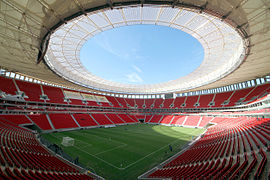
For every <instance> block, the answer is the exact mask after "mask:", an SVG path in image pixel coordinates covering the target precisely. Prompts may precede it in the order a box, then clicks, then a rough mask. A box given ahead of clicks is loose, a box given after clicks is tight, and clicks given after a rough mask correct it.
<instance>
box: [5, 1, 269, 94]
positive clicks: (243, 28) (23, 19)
mask: <svg viewBox="0 0 270 180" xmlns="http://www.w3.org/2000/svg"><path fill="white" fill-rule="evenodd" d="M150 4H151V6H150V7H149V5H150ZM138 5H140V6H138ZM153 5H155V6H153ZM130 6H134V7H132V8H131V7H130ZM0 7H1V12H0V13H1V18H0V25H1V31H0V32H1V33H0V38H1V40H0V43H1V46H0V52H1V56H0V62H1V66H2V67H3V68H5V69H8V70H10V71H15V72H20V73H22V74H25V75H29V76H33V77H36V78H39V79H42V80H46V81H49V82H52V83H56V84H62V85H65V86H69V87H73V88H80V89H83V88H82V87H81V86H78V85H76V84H73V83H71V82H69V81H67V80H65V79H64V78H62V77H60V76H58V75H57V74H56V73H54V72H53V71H51V70H50V68H49V67H48V65H47V64H46V63H44V62H45V61H43V57H44V56H45V53H46V50H48V54H49V53H53V52H54V51H52V46H49V47H48V49H47V45H48V41H49V38H50V37H51V38H52V41H53V37H55V35H57V32H58V30H59V27H60V29H61V28H63V27H64V28H65V27H67V26H68V25H70V23H69V22H70V20H71V22H72V23H75V22H76V23H79V22H78V21H77V19H78V18H83V19H85V18H87V17H89V16H91V17H92V16H93V18H94V16H97V14H92V13H91V12H97V13H98V14H99V15H100V16H98V17H97V18H99V17H101V18H108V19H107V20H109V21H105V22H102V21H101V20H97V22H99V23H100V24H96V26H95V28H96V29H98V30H96V32H97V33H98V32H100V31H102V30H105V29H106V28H107V29H108V28H112V27H113V25H114V26H115V25H121V23H122V25H125V23H127V24H128V23H145V22H146V21H147V23H154V22H155V23H160V24H161V23H165V25H168V23H169V24H170V23H172V19H170V20H169V18H168V17H169V16H172V15H173V13H179V14H180V13H183V12H185V13H183V14H187V15H186V17H185V18H187V19H185V20H190V21H192V22H194V23H184V24H185V26H183V27H181V29H182V30H184V31H186V32H189V33H190V34H192V35H193V36H195V37H197V38H198V39H199V40H200V42H201V43H202V45H203V46H204V49H205V51H206V52H207V50H208V51H209V52H207V53H205V54H206V55H207V54H208V56H206V58H205V60H204V61H203V63H202V65H201V66H200V67H199V68H198V69H199V70H200V71H198V72H197V74H196V71H197V70H198V69H197V70H195V72H194V73H192V74H190V75H188V77H185V80H188V82H190V81H191V83H186V85H184V84H185V83H184V82H182V81H181V79H178V80H180V81H181V83H179V82H177V83H175V82H173V83H172V84H162V85H156V86H155V87H150V86H149V87H144V88H143V90H140V91H137V90H134V87H128V86H121V84H120V85H119V84H113V85H112V83H111V82H110V83H107V82H106V83H103V85H102V86H96V84H91V83H93V81H91V83H89V82H87V83H84V84H88V85H90V86H94V87H95V88H97V89H106V90H113V91H116V89H114V88H115V87H118V88H117V90H118V91H122V92H133V93H159V92H167V91H177V92H181V91H191V90H200V89H208V88H215V87H220V86H224V85H228V84H233V83H238V82H242V81H246V80H250V79H254V78H257V77H262V76H265V75H268V74H269V70H270V61H269V55H270V52H269V51H267V50H268V49H269V48H270V32H269V27H270V21H269V15H270V10H269V7H270V1H264V0H249V1H245V0H244V1H243V0H241V1H238V0H236V1H226V0H224V1H217V0H212V1H208V0H200V1H197V0H191V1H187V0H181V1H177V0H174V1H147V0H143V1H121V0H93V1H79V0H78V1H77V0H57V1H48V0H25V1H16V0H2V1H1V2H0ZM154 7H155V8H154ZM121 8H122V10H121ZM161 9H165V10H164V11H167V12H168V14H166V15H165V16H164V18H165V19H166V18H167V20H165V21H164V22H163V21H161V18H162V17H161V16H160V17H159V18H158V19H157V18H155V19H154V18H153V17H157V16H159V15H161V13H158V12H160V11H161ZM187 9H193V11H195V14H194V13H193V12H190V11H186V10H187ZM119 12H124V15H125V17H126V19H125V20H123V18H122V20H121V19H117V18H119V16H118V17H117V13H119ZM138 12H146V13H145V14H144V13H141V14H137V15H136V13H138ZM89 13H90V14H89ZM170 13H171V14H170ZM82 14H84V15H86V16H81V17H80V15H82ZM206 14H212V15H213V17H214V16H215V17H218V18H220V19H222V20H223V21H224V23H223V22H220V21H219V20H217V19H216V18H213V17H210V16H205V15H206ZM191 17H193V18H194V21H193V18H191ZM195 17H196V18H195ZM204 17H207V18H206V19H204ZM74 18H77V19H76V20H73V21H72V19H74ZM148 20H149V21H148ZM175 20H177V19H175ZM182 20H184V19H182ZM195 20H196V21H195ZM135 21H136V22H135ZM210 21H216V22H217V23H214V24H215V25H218V26H217V27H223V28H224V29H222V28H216V29H214V28H215V27H211V30H213V31H215V30H216V32H218V33H216V34H215V33H211V34H213V37H212V38H213V39H210V37H211V36H209V39H207V38H206V36H205V35H204V34H199V33H197V32H198V30H197V31H195V33H194V32H192V31H191V30H192V29H193V28H194V27H197V29H199V27H198V26H199V23H201V22H205V23H207V22H210ZM81 22H82V21H81ZM108 22H111V23H109V24H108ZM175 22H176V21H175ZM104 23H105V24H104ZM106 23H107V24H108V25H106ZM226 24H230V27H233V28H234V29H235V30H232V29H231V28H227V25H226ZM161 25H163V24H161ZM189 26H190V27H189ZM172 27H174V28H179V25H178V26H177V25H176V24H173V26H172ZM212 28H213V29H212ZM74 30H75V31H76V29H73V31H74ZM227 30H229V31H230V32H232V33H231V34H232V35H233V36H234V37H236V39H235V38H233V39H234V41H236V43H235V42H234V43H233V44H234V45H236V46H234V47H237V48H239V50H238V51H234V52H238V53H240V54H242V53H243V48H242V47H241V43H243V44H242V45H243V46H245V45H247V46H248V47H247V48H245V49H244V50H245V51H244V55H243V54H242V56H241V57H240V59H239V58H235V61H233V62H231V65H232V66H230V67H229V66H226V67H225V68H224V69H222V70H220V69H218V71H219V70H220V71H219V72H220V74H219V73H216V74H215V73H214V72H215V71H214V72H212V71H213V69H214V68H216V67H220V64H216V65H214V64H212V63H211V66H210V65H209V62H211V61H208V60H207V59H209V60H210V59H211V58H216V57H218V56H220V57H224V59H223V58H220V59H219V60H220V61H221V62H224V61H226V60H229V59H230V57H232V56H233V55H235V54H234V53H233V54H230V53H232V51H225V50H217V49H215V50H214V51H211V50H212V49H214V47H211V48H209V46H214V43H213V42H211V43H209V42H210V41H212V40H216V39H217V38H219V37H221V38H222V39H223V42H224V44H223V45H228V46H229V47H230V48H229V49H231V47H233V46H232V44H231V43H229V41H230V40H229V38H228V43H227V44H226V43H225V42H226V40H227V37H230V36H227V35H225V34H226V31H227ZM79 31H80V30H78V31H77V33H78V32H79ZM53 32H55V33H53ZM80 32H81V31H80ZM202 32H204V33H205V32H207V31H206V30H205V31H202ZM208 32H209V31H208ZM236 32H239V34H240V35H241V36H242V38H243V41H241V38H240V39H239V37H238V34H237V33H236ZM79 34H80V33H79ZM84 35H85V37H86V38H89V37H91V36H92V35H94V33H92V34H90V33H88V32H86V33H85V34H84ZM200 35H201V36H200ZM79 39H80V38H78V40H79ZM64 40H67V39H65V38H62V39H61V41H63V42H64ZM76 42H77V44H76V46H77V47H80V46H81V45H82V43H83V42H84V41H80V42H78V41H76ZM216 42H219V41H216ZM237 43H238V44H237ZM61 47H64V46H61ZM217 47H218V46H217ZM63 49H64V48H63ZM224 49H226V48H224ZM235 49H236V48H235ZM74 52H76V51H74ZM211 52H214V53H213V54H211ZM64 53H65V52H64V51H63V54H64ZM224 53H225V54H226V53H227V55H228V56H227V55H225V56H223V55H224ZM63 54H62V55H63ZM211 55H213V56H211ZM236 56H239V54H237V55H236ZM225 57H227V58H228V59H225ZM74 58H75V59H76V60H78V58H76V56H75V57H74ZM65 59H66V60H67V61H70V60H71V59H69V58H65ZM242 60H243V62H241V61H242ZM240 63H241V64H240ZM48 64H50V63H48ZM73 64H74V63H73ZM238 64H240V66H239V67H238ZM65 66H66V67H67V64H65ZM54 67H55V66H54ZM74 67H75V65H73V66H68V68H74ZM202 67H204V68H205V69H200V68H202ZM76 68H77V69H76ZM76 68H75V69H76V70H79V69H78V68H83V67H82V66H80V64H79V63H77V66H76ZM234 68H236V69H235V70H234ZM68 70H69V69H68ZM72 72H73V73H76V71H72ZM81 73H86V72H85V71H83V72H81ZM200 73H205V74H203V77H204V78H202V79H198V77H199V75H201V74H200ZM211 73H213V75H212V74H211ZM58 74H60V73H59V72H58ZM210 74H211V75H210ZM62 75H63V74H62ZM207 75H208V76H207ZM209 75H210V76H209ZM66 76H67V75H66ZM66 78H67V77H66ZM72 78H75V76H74V77H73V76H72ZM76 78H80V77H76ZM76 78H75V79H71V78H69V79H71V80H72V81H76V80H77V81H78V79H76ZM90 78H93V79H97V80H100V79H99V78H98V77H95V76H92V77H90ZM86 81H87V80H86ZM176 81H177V80H176ZM99 82H100V81H99ZM179 84H181V87H180V86H178V85H179ZM172 85H173V86H172ZM174 85H177V87H176V86H174ZM168 87H169V88H168ZM132 88H133V89H132ZM85 89H86V88H85Z"/></svg>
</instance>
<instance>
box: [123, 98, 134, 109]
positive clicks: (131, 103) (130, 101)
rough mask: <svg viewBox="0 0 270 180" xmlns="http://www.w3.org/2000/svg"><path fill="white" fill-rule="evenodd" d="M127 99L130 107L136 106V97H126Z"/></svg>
mask: <svg viewBox="0 0 270 180" xmlns="http://www.w3.org/2000/svg"><path fill="white" fill-rule="evenodd" d="M125 100H126V102H127V104H128V105H129V106H130V107H135V99H129V98H126V99H125Z"/></svg>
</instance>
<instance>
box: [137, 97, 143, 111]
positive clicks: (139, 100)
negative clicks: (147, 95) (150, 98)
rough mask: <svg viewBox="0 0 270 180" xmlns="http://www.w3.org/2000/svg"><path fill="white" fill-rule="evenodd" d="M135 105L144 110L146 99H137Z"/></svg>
mask: <svg viewBox="0 0 270 180" xmlns="http://www.w3.org/2000/svg"><path fill="white" fill-rule="evenodd" d="M135 104H136V105H137V108H139V109H142V108H144V99H135Z"/></svg>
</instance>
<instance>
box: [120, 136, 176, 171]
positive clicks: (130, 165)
mask: <svg viewBox="0 0 270 180" xmlns="http://www.w3.org/2000/svg"><path fill="white" fill-rule="evenodd" d="M176 141H179V139H176V140H175V141H173V142H171V143H169V144H167V145H165V146H163V147H161V148H159V149H158V150H156V151H153V152H151V153H150V154H148V155H146V156H144V157H142V158H141V159H139V160H137V161H135V162H134V163H131V164H129V165H128V166H126V167H125V168H119V169H121V170H124V169H126V168H128V167H130V166H132V165H134V164H136V163H138V162H139V161H141V160H143V159H145V158H147V157H148V156H151V155H152V154H155V153H156V152H158V151H160V150H161V149H164V148H165V147H168V145H170V144H172V143H175V142H176Z"/></svg>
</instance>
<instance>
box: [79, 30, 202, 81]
mask: <svg viewBox="0 0 270 180" xmlns="http://www.w3.org/2000/svg"><path fill="white" fill-rule="evenodd" d="M203 56H204V50H203V47H202V46H201V44H200V42H199V41H198V40H197V39H195V38H194V37H192V36H191V35H189V34H188V33H185V32H183V31H179V30H177V29H174V28H170V27H166V26H157V25H132V26H123V27H118V28H114V29H110V30H108V31H104V32H102V33H100V34H98V35H96V36H94V37H92V38H90V39H89V40H88V41H86V42H85V44H84V45H83V47H82V48H81V50H80V60H81V62H82V64H83V65H84V66H85V68H86V69H87V70H88V71H89V72H91V73H92V74H94V75H96V76H98V77H100V78H103V79H106V80H109V81H113V82H119V83H123V84H157V83H164V82H168V81H170V80H175V79H178V78H180V77H183V76H186V75H188V74H189V73H191V72H193V71H194V70H195V69H197V68H198V67H199V66H200V64H201V62H202V60H203Z"/></svg>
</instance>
